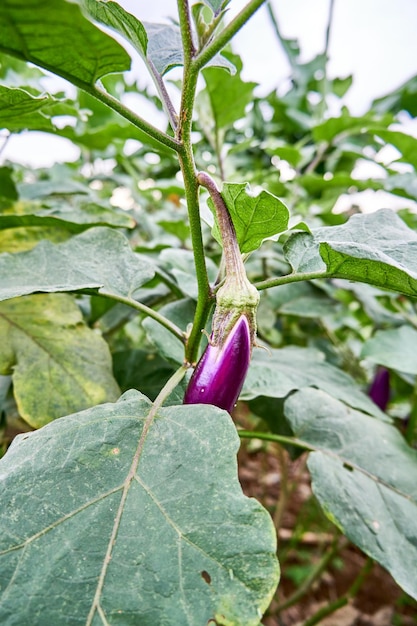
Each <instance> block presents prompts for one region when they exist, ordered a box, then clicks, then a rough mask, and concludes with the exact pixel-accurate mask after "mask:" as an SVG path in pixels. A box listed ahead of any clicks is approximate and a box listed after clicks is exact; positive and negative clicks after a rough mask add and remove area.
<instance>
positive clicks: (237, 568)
mask: <svg viewBox="0 0 417 626" xmlns="http://www.w3.org/2000/svg"><path fill="white" fill-rule="evenodd" d="M139 4H140V3H139ZM262 4H263V0H249V1H248V3H247V5H246V6H245V7H244V8H243V9H242V11H241V12H240V13H239V14H238V16H237V17H236V18H235V19H231V20H229V21H226V20H225V19H224V16H225V15H226V13H227V7H228V5H229V2H228V1H227V0H216V1H215V0H204V2H195V3H194V4H191V3H188V2H187V1H184V2H178V4H177V8H178V13H177V14H176V15H174V16H172V17H173V19H172V21H171V23H166V24H162V23H147V22H142V21H141V20H140V8H139V7H138V8H137V12H138V16H136V15H133V14H130V13H128V12H127V11H126V10H125V9H123V8H122V7H121V6H119V5H118V4H117V3H116V2H114V1H113V0H109V1H98V0H80V1H79V2H67V1H66V0H45V1H44V2H42V3H39V2H35V1H34V0H30V1H28V2H26V3H24V4H22V2H20V1H18V0H7V1H6V2H3V3H2V4H1V5H0V104H1V106H0V125H1V127H2V128H4V129H5V131H6V132H7V133H8V134H7V135H6V134H5V135H4V137H5V142H6V144H7V141H8V138H9V137H13V135H14V134H17V133H21V132H22V131H27V132H32V131H42V132H44V133H49V134H51V135H56V136H59V137H64V138H66V139H67V140H69V141H71V142H72V143H73V144H74V145H75V146H77V147H78V148H79V150H80V157H79V158H78V159H77V160H76V161H74V162H73V163H68V164H55V165H53V166H52V167H50V168H45V169H35V168H34V169H31V170H29V169H28V168H25V167H22V166H21V165H19V163H12V162H5V163H4V165H2V166H1V167H0V346H1V349H0V450H1V453H2V454H3V453H4V452H6V449H7V448H8V447H9V444H10V443H11V442H12V439H13V437H14V435H15V434H16V433H17V432H18V433H23V434H20V435H19V436H17V437H16V438H15V439H14V441H13V443H11V446H10V448H9V450H8V451H7V452H6V454H5V455H4V458H2V459H1V461H0V467H1V472H0V473H1V479H0V489H1V498H0V544H1V545H0V561H1V563H0V622H1V623H2V624H3V623H4V624H5V626H9V625H10V626H12V624H17V623H19V626H20V625H22V626H26V625H27V626H29V625H30V626H32V625H36V624H39V625H41V624H42V625H43V624H46V625H49V624H51V625H52V624H54V625H55V624H61V623H63V621H65V623H68V624H74V625H75V624H79V623H80V622H82V623H85V624H89V625H91V626H93V625H94V626H96V625H98V624H103V625H104V624H106V625H110V624H112V625H113V624H114V625H116V624H121V625H122V624H123V625H125V624H133V623H134V624H137V623H140V624H144V625H145V624H150V625H152V626H155V625H157V624H164V625H166V626H177V625H178V624H183V623H184V624H185V623H187V624H193V625H194V624H195V625H196V626H197V625H198V626H200V625H201V624H207V625H208V624H213V626H214V624H219V625H222V626H240V625H241V626H248V625H250V624H253V626H256V625H258V624H260V623H261V619H262V615H263V613H264V612H265V611H266V610H267V608H268V606H269V605H270V602H271V600H272V597H273V594H274V592H275V588H276V586H277V583H278V577H279V568H278V562H277V555H276V541H275V534H274V532H275V531H274V528H273V526H272V523H271V519H270V516H269V513H268V512H267V511H266V510H265V509H264V508H263V507H262V506H261V505H260V504H259V503H258V502H257V501H256V500H254V499H249V498H247V497H245V496H244V495H243V493H242V490H241V487H240V485H239V482H238V480H237V465H236V452H237V448H238V437H237V433H239V432H240V434H241V436H242V437H250V438H252V439H254V440H255V442H253V445H254V446H256V445H258V443H259V439H265V440H267V441H273V442H274V444H275V445H276V444H279V445H280V447H279V448H278V454H279V457H280V465H281V474H282V475H281V477H280V481H281V483H280V487H281V494H283V496H282V500H280V503H279V505H278V507H277V508H278V514H275V521H276V522H277V524H278V523H279V519H278V518H279V517H280V515H281V514H282V511H281V512H280V507H283V506H284V505H285V501H286V500H285V499H286V497H287V496H288V493H286V491H285V475H286V473H285V467H284V466H283V459H284V458H285V451H288V452H289V453H290V455H291V457H292V458H295V457H296V456H297V455H300V454H301V453H302V452H304V454H305V455H306V456H308V461H307V463H308V468H309V471H310V474H311V478H312V484H313V490H314V493H315V496H316V498H317V500H316V501H315V502H314V504H312V507H313V508H315V510H316V509H318V508H319V504H318V503H320V505H321V507H322V510H323V511H324V514H325V515H326V516H327V517H328V520H330V521H327V520H325V528H326V532H327V530H328V528H329V527H331V525H332V524H333V525H335V526H336V528H337V529H338V531H337V532H342V533H343V534H344V535H346V537H348V538H349V539H350V541H352V542H353V543H354V544H355V545H356V546H358V547H359V548H360V549H361V550H362V551H363V552H364V553H366V554H368V555H369V556H370V557H371V558H372V559H375V560H376V561H378V562H379V563H380V564H381V565H382V566H383V567H385V568H386V569H387V570H388V571H389V572H390V574H391V575H392V576H393V578H394V579H395V580H396V581H397V583H398V584H399V585H400V586H401V587H402V588H403V589H404V590H405V591H406V592H407V593H408V594H409V595H410V596H411V597H412V598H415V599H417V583H416V579H415V576H414V570H415V563H416V560H417V554H416V544H417V537H416V522H415V519H416V487H415V486H416V484H417V458H416V452H415V449H414V448H415V447H416V442H417V393H416V389H417V382H416V375H417V362H416V357H415V350H414V349H413V348H414V345H415V342H416V332H417V331H416V328H417V308H416V304H415V297H416V295H417V256H416V249H417V235H416V232H417V219H416V212H415V205H412V204H411V202H410V201H416V200H417V177H416V173H415V169H416V166H417V160H416V154H417V150H416V145H417V143H416V142H417V140H416V139H415V138H414V137H412V136H410V135H408V134H407V132H406V131H405V129H404V128H402V127H401V124H400V122H401V120H402V119H404V115H403V112H404V111H406V112H407V114H408V115H409V116H411V117H413V116H415V115H416V111H417V110H416V107H415V93H416V85H417V82H416V80H417V79H416V77H414V78H412V79H410V80H409V81H408V82H407V83H405V84H404V85H402V86H400V87H399V88H398V89H397V90H395V91H394V92H393V93H391V94H387V95H386V96H385V97H383V98H379V99H378V100H376V101H375V102H374V103H373V104H372V105H371V107H370V108H369V110H368V111H366V112H365V113H364V114H363V115H360V116H357V115H352V114H351V112H350V111H349V109H348V108H347V107H346V106H344V103H343V97H344V94H345V93H346V92H347V91H348V90H349V88H350V86H351V84H352V80H353V79H352V77H351V76H348V77H340V78H339V77H329V76H328V72H327V62H328V51H327V48H326V50H324V51H323V52H321V53H320V54H318V55H317V56H316V57H315V58H313V59H311V60H309V61H308V62H306V63H301V62H300V57H301V48H300V45H299V43H298V42H296V41H294V40H288V39H285V38H284V37H282V35H281V33H280V31H279V27H278V24H277V23H276V20H275V18H274V15H273V12H272V9H271V7H270V8H269V14H270V17H271V19H272V25H273V27H274V30H275V31H276V34H277V36H278V41H279V43H280V44H281V45H282V47H283V49H284V52H285V53H286V55H287V58H288V63H289V66H290V67H291V72H292V74H291V81H290V82H289V83H288V84H286V85H277V89H274V90H273V91H272V92H271V93H270V94H267V95H265V96H259V95H258V92H257V91H256V86H257V85H256V83H254V82H248V81H246V80H244V78H243V76H244V72H243V70H244V67H243V64H242V61H241V59H240V58H239V57H238V56H237V55H235V54H233V51H232V50H233V37H234V35H235V34H236V33H237V32H238V31H239V30H240V28H241V27H242V26H244V24H246V22H247V21H248V20H249V19H250V18H251V17H252V15H253V14H254V12H255V11H256V10H257V9H258V8H259V7H260V6H261V5H262ZM228 17H229V16H228ZM161 18H162V16H161ZM93 22H95V23H97V24H99V25H100V28H99V26H96V25H95V24H94V23H93ZM102 26H104V27H106V28H107V30H106V33H107V32H114V31H115V32H116V33H117V35H118V40H119V39H120V37H122V38H123V39H124V40H125V41H127V42H129V44H131V46H132V47H131V48H130V49H131V50H132V56H133V55H138V56H139V57H140V59H141V62H142V66H143V69H142V71H143V72H147V73H148V74H149V79H150V80H151V81H152V82H153V86H152V88H146V89H145V88H144V87H143V84H144V83H143V80H142V78H143V76H142V75H141V76H140V77H136V76H132V75H130V74H125V72H127V70H129V68H130V63H131V59H130V57H129V55H128V54H127V52H126V51H125V50H124V48H123V47H122V46H121V45H120V44H119V43H117V41H116V40H115V39H113V37H112V36H111V34H106V33H105V32H104V31H103V30H101V27H102ZM271 55H272V52H271ZM273 62H274V60H273V58H272V57H271V66H272V67H273ZM177 66H181V67H182V68H183V69H182V74H181V79H180V80H176V81H175V82H173V81H171V82H169V83H168V81H167V74H168V72H170V71H171V69H172V68H174V67H177ZM45 71H47V72H48V73H50V72H52V73H54V74H56V75H57V76H60V77H63V78H65V79H66V80H67V81H69V83H71V84H72V86H71V90H70V89H68V90H67V91H68V92H67V91H65V92H64V91H58V88H57V90H56V91H54V87H53V82H52V81H51V80H50V78H48V79H47V75H46V74H45ZM136 81H137V82H136ZM51 85H52V86H51ZM151 92H152V93H154V92H156V95H151ZM143 102H146V104H147V107H146V108H145V109H144V110H146V111H148V110H152V108H153V109H155V110H158V112H159V115H165V118H164V119H165V126H164V123H162V124H159V125H158V128H156V127H155V126H154V124H153V120H151V119H147V115H148V114H147V113H146V114H143V115H142V107H141V103H143ZM132 103H133V104H132ZM177 103H179V104H177ZM149 105H150V107H151V109H149ZM330 105H331V108H330ZM338 105H340V106H339V110H340V113H335V111H337V110H338ZM161 128H163V130H161ZM388 147H395V149H396V152H395V154H396V156H395V157H393V160H392V161H391V162H387V160H386V158H381V150H384V149H385V148H388ZM388 153H389V152H388ZM364 165H371V166H372V168H373V170H372V171H377V172H378V174H377V175H375V176H373V175H371V176H369V177H367V176H368V175H367V173H366V174H365V175H363V173H362V170H361V168H362V167H363V166H364ZM205 170H207V171H208V172H210V174H211V175H212V177H213V179H214V181H215V183H213V185H217V186H218V188H219V189H220V190H221V191H219V196H217V200H218V199H219V197H220V199H221V202H223V203H224V205H225V207H226V209H227V212H228V214H229V216H230V219H231V221H232V223H233V226H234V230H235V233H236V242H234V240H233V243H237V246H236V250H237V256H238V255H239V249H240V252H241V253H242V254H243V255H244V259H245V263H246V265H245V268H246V273H247V276H248V278H249V280H250V281H251V282H252V283H253V284H254V285H255V286H256V287H257V288H258V289H259V291H260V294H261V301H260V305H259V309H258V314H257V330H258V337H259V344H262V345H264V346H265V347H266V350H261V349H259V348H258V347H257V346H256V348H254V351H253V356H252V361H251V365H250V369H249V372H248V375H247V378H246V381H245V384H244V387H243V391H242V393H241V396H240V403H239V405H238V407H237V410H236V412H235V413H234V415H233V417H234V420H235V422H236V424H237V426H238V427H239V428H238V430H236V427H235V424H234V423H233V421H232V419H231V418H230V416H229V415H227V414H226V413H225V412H223V411H220V410H218V409H216V408H215V407H212V406H209V405H192V406H182V399H183V396H184V391H185V388H186V385H187V381H188V380H189V376H190V370H191V368H192V366H193V364H194V361H195V360H196V359H197V358H198V356H199V355H201V353H202V351H203V349H204V347H205V346H206V345H207V341H208V339H207V338H206V337H204V332H205V333H206V334H207V335H209V334H210V332H211V319H212V314H213V306H214V304H215V297H216V292H217V290H218V288H219V286H220V285H222V284H223V281H224V279H225V273H226V274H227V271H230V267H229V268H227V267H226V268H225V257H224V249H225V248H226V249H227V248H228V247H229V246H230V245H231V240H222V239H223V235H222V234H221V233H220V231H219V224H220V221H217V220H216V219H214V220H213V216H212V214H211V213H210V210H209V209H211V210H212V212H214V213H216V211H214V205H215V202H214V199H215V198H216V194H215V193H213V190H212V189H211V190H210V194H211V198H209V199H208V200H207V201H206V193H205V192H204V193H201V194H200V190H199V181H200V182H201V178H200V179H198V178H197V173H198V172H199V171H200V172H202V171H205ZM366 171H368V170H366ZM179 174H180V175H179ZM226 181H227V182H226ZM365 190H366V191H367V192H370V191H371V190H373V191H375V192H381V191H385V192H389V193H390V194H393V195H394V196H395V197H396V201H397V206H399V210H398V211H397V212H394V211H393V210H391V209H387V208H384V206H383V205H382V203H381V207H380V210H377V211H375V212H369V211H368V210H367V207H366V206H365V205H364V204H362V203H363V202H364V200H363V198H364V196H363V195H361V193H360V192H362V191H365ZM215 191H216V190H215ZM342 199H344V201H345V204H344V205H340V204H339V203H340V202H341V200H342ZM349 202H350V206H349ZM206 204H208V206H209V209H208V208H207V206H206ZM410 206H411V208H410ZM340 207H341V208H340ZM213 221H214V225H213ZM220 227H221V226H220ZM216 239H217V242H216V241H215V240H216ZM218 243H222V245H223V249H222V247H221V246H219V245H218ZM238 260H239V262H240V259H238ZM236 268H237V266H236ZM236 268H234V270H235V271H236V272H237V273H238V269H236ZM378 366H384V367H385V368H388V369H389V371H390V400H389V404H388V406H387V407H385V408H384V411H383V410H381V409H380V408H379V407H378V406H376V404H374V403H373V402H372V401H371V399H370V398H369V397H368V393H367V391H368V389H369V385H370V383H371V382H372V379H373V376H374V374H375V371H376V370H377V368H378ZM232 374H233V373H232ZM229 382H230V381H228V380H226V381H225V384H228V383H229ZM129 389H134V390H137V391H128V390H129ZM124 392H126V393H124ZM120 393H123V394H124V395H122V396H121V397H120V399H119V401H116V400H117V399H118V398H119V396H120ZM105 403H106V404H105ZM48 422H51V423H48ZM248 425H249V426H248ZM241 426H243V428H244V429H245V430H244V431H242V430H241V429H240V427H241ZM248 427H249V428H250V429H253V430H249V431H247V430H246V429H247V428H248ZM35 429H37V430H36V432H33V433H30V434H29V433H28V432H26V431H30V430H35ZM255 429H257V430H255ZM276 450H277V448H276V447H275V448H274V452H273V453H275V451H276ZM324 514H322V520H323V519H324ZM321 523H323V521H322V522H321ZM92 529H93V531H92ZM295 534H296V532H295ZM295 541H297V537H295ZM279 556H283V558H285V549H284V550H283V549H282V548H281V547H280V553H279ZM302 562H303V563H305V562H306V557H305V554H304V555H303V559H302ZM40 563H41V564H42V567H41V568H40V567H39V564H40ZM289 567H291V566H289ZM303 569H304V565H303ZM290 571H292V572H293V576H294V575H295V574H296V573H297V570H296V569H293V570H290ZM314 571H315V568H314V567H313V566H312V567H310V569H309V570H308V572H307V578H309V577H310V576H313V574H314ZM294 572H295V574H294ZM305 576H306V573H305V572H304V574H303V581H304V580H305ZM297 580H299V579H297ZM303 584H304V582H302V583H301V586H302V585H303ZM271 606H272V607H274V604H272V605H271ZM271 610H273V608H272V609H271Z"/></svg>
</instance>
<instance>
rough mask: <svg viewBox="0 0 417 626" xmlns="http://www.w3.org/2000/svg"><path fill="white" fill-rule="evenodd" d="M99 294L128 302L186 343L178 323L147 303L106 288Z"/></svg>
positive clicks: (123, 302) (122, 302)
mask: <svg viewBox="0 0 417 626" xmlns="http://www.w3.org/2000/svg"><path fill="white" fill-rule="evenodd" d="M98 295H99V296H103V297H104V298H109V299H110V300H115V301H116V302H120V303H121V304H127V305H128V306H130V307H132V309H136V310H137V311H140V312H141V313H144V314H145V315H146V316H147V317H152V319H154V320H155V321H156V322H158V324H161V326H163V327H164V328H166V329H167V330H169V332H170V333H172V334H173V335H174V336H175V337H177V339H179V340H180V341H181V342H182V343H185V334H184V333H183V331H182V330H181V328H179V327H178V326H177V325H176V324H174V323H173V322H171V321H170V320H169V319H167V318H166V317H164V316H163V315H161V314H160V313H158V311H155V310H154V309H151V308H150V307H149V306H146V304H142V302H138V301H137V300H133V298H125V297H124V296H119V295H116V294H114V293H110V292H106V291H105V290H104V289H102V290H101V291H100V293H99V294H98Z"/></svg>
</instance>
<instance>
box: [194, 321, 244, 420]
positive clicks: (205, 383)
mask: <svg viewBox="0 0 417 626" xmlns="http://www.w3.org/2000/svg"><path fill="white" fill-rule="evenodd" d="M251 353H252V337H251V329H250V326H249V323H248V320H247V318H246V316H245V315H241V316H240V317H239V319H238V320H237V322H236V323H235V324H234V326H233V327H232V329H231V330H230V332H228V334H227V336H226V337H225V338H224V340H223V341H221V343H219V344H217V345H214V344H213V343H209V344H208V346H207V348H206V349H205V351H204V353H203V355H202V357H201V358H200V360H199V362H198V363H197V365H196V368H195V370H194V372H193V375H192V376H191V379H190V382H189V384H188V387H187V391H186V392H185V397H184V404H214V405H215V406H218V407H219V408H220V409H225V410H226V411H229V413H231V412H232V409H233V407H234V406H235V404H236V401H237V399H238V397H239V394H240V392H241V390H242V387H243V383H244V380H245V377H246V373H247V371H248V368H249V363H250V358H251Z"/></svg>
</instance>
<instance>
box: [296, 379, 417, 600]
mask: <svg viewBox="0 0 417 626" xmlns="http://www.w3.org/2000/svg"><path fill="white" fill-rule="evenodd" d="M285 415H286V417H287V419H288V421H289V422H290V425H291V427H292V429H293V432H294V434H295V436H296V437H297V438H298V439H300V440H302V441H303V442H306V443H307V444H308V445H310V446H311V447H312V448H313V450H314V451H313V452H311V453H310V455H309V459H308V467H309V469H310V472H311V475H312V480H313V491H314V493H315V495H316V497H317V498H318V500H319V502H320V504H321V506H322V508H323V510H324V512H325V513H326V515H327V516H328V518H329V519H330V520H331V521H332V522H334V523H335V524H336V525H337V526H338V527H339V528H340V529H341V530H342V532H343V533H344V534H346V536H347V537H348V538H349V539H350V540H351V541H353V543H355V544H356V545H357V546H359V548H361V550H363V551H364V552H365V553H366V554H368V555H369V556H370V557H371V558H373V559H375V560H377V561H378V562H379V563H380V564H381V565H382V566H383V567H385V568H386V569H387V570H388V571H389V572H390V574H391V575H392V576H393V578H394V579H395V580H396V581H397V583H398V584H399V585H400V586H401V587H402V588H403V589H404V590H405V591H406V592H407V593H408V594H409V595H411V596H412V597H413V598H415V599H417V579H416V578H415V576H410V572H414V571H415V563H416V562H417V526H416V523H415V520H416V517H417V451H416V450H413V449H412V448H410V447H409V446H408V445H407V443H406V441H405V440H404V439H403V438H402V436H401V435H400V433H399V432H398V430H397V429H396V428H395V427H394V426H392V425H390V424H388V423H386V422H382V421H381V420H378V419H374V418H372V417H370V416H369V415H365V414H364V413H361V412H359V411H356V410H352V409H351V408H348V407H347V406H346V405H344V404H342V403H341V402H339V401H337V400H335V399H334V398H331V397H330V396H328V395H327V394H326V393H324V392H322V391H319V390H316V389H304V390H301V391H299V392H297V393H295V394H294V395H292V396H291V397H290V398H288V399H287V400H286V402H285Z"/></svg>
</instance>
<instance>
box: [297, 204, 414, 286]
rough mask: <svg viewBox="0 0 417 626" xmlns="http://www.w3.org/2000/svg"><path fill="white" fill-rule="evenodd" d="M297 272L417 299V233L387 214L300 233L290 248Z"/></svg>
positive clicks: (385, 212)
mask: <svg viewBox="0 0 417 626" xmlns="http://www.w3.org/2000/svg"><path fill="white" fill-rule="evenodd" d="M285 251H286V256H287V259H288V261H289V262H290V264H291V266H292V267H293V269H294V271H295V272H296V273H301V274H310V273H313V274H316V275H317V276H320V275H323V277H334V278H346V279H348V280H355V281H359V282H364V283H370V284H372V285H376V286H378V287H384V288H385V289H391V290H393V291H399V292H401V293H404V294H407V295H411V296H415V295H417V233H415V232H414V231H413V230H411V229H410V228H408V227H407V226H406V224H405V223H404V222H403V221H402V220H401V219H400V218H399V217H398V215H396V214H395V213H394V211H391V210H389V209H381V210H380V211H376V212H375V213H371V214H369V215H363V214H360V215H354V216H352V217H351V218H350V220H349V221H348V222H346V224H342V225H341V226H332V227H324V228H315V229H312V231H311V234H310V233H306V232H299V233H296V234H295V235H293V236H292V237H290V239H289V240H288V242H287V244H286V248H285Z"/></svg>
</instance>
